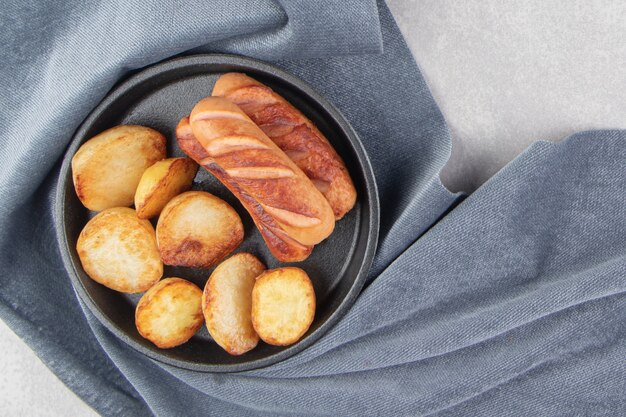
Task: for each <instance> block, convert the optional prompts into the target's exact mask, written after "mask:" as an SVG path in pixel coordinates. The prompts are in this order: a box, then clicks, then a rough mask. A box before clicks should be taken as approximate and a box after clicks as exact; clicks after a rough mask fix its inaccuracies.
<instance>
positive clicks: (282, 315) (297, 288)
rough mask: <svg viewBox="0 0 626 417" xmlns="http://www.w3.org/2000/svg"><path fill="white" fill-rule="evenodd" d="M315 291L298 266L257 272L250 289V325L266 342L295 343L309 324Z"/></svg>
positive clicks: (313, 314) (313, 306)
mask: <svg viewBox="0 0 626 417" xmlns="http://www.w3.org/2000/svg"><path fill="white" fill-rule="evenodd" d="M314 316H315V292H314V291H313V284H311V280H310V279H309V276H308V275H307V273H306V272H304V271H303V270H302V269H300V268H293V267H285V268H278V269H272V270H270V271H266V272H264V273H263V274H261V275H260V276H259V277H258V278H257V280H256V283H255V284H254V288H253V290H252V324H253V326H254V330H256V332H257V334H258V335H259V337H260V338H261V339H262V340H263V341H264V342H265V343H268V344H270V345H276V346H285V345H290V344H292V343H295V342H297V341H298V340H299V339H300V338H301V337H302V335H303V334H304V333H306V331H307V330H308V329H309V326H310V325H311V323H313V317H314Z"/></svg>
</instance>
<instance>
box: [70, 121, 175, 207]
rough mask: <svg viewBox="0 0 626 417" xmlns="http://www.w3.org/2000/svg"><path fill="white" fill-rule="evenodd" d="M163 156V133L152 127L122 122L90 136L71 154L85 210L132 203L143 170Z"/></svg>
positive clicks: (78, 190)
mask: <svg viewBox="0 0 626 417" xmlns="http://www.w3.org/2000/svg"><path fill="white" fill-rule="evenodd" d="M163 158H165V137H164V136H163V135H162V134H160V133H159V132H157V131H156V130H154V129H150V128H148V127H143V126H132V125H122V126H116V127H113V128H111V129H108V130H105V131H104V132H102V133H100V134H99V135H96V136H94V137H93V138H91V139H89V140H88V141H87V142H85V143H83V145H82V146H81V147H80V148H79V149H78V151H77V152H76V154H75V155H74V157H73V158H72V177H73V179H74V188H75V189H76V194H77V195H78V198H79V199H80V201H81V202H82V203H83V204H84V205H85V207H87V208H88V209H89V210H93V211H101V210H104V209H107V208H111V207H127V206H130V205H131V204H133V199H134V197H135V190H136V189H137V184H139V179H140V178H141V175H142V174H143V172H144V171H145V170H146V168H148V167H149V166H150V165H152V164H154V163H155V162H156V161H159V160H161V159H163Z"/></svg>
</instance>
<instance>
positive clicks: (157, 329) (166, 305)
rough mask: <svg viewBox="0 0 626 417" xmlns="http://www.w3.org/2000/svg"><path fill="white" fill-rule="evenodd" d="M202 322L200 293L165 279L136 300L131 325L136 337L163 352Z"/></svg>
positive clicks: (188, 285) (188, 284)
mask: <svg viewBox="0 0 626 417" xmlns="http://www.w3.org/2000/svg"><path fill="white" fill-rule="evenodd" d="M203 322H204V317H203V316H202V290H201V289H200V288H198V287H197V286H196V285H195V284H193V283H191V282H189V281H187V280H184V279H182V278H165V279H163V280H161V281H159V282H158V283H157V284H155V285H154V286H153V287H152V288H150V289H149V290H148V291H147V292H146V293H145V294H144V295H143V296H142V297H141V299H140V300H139V303H138V304H137V309H136V310H135V325H136V326H137V330H138V331H139V334H140V335H141V336H142V337H144V338H146V339H148V340H149V341H151V342H152V343H154V344H155V345H156V346H158V347H160V348H163V349H167V348H173V347H175V346H178V345H182V344H183V343H185V342H186V341H188V340H189V339H191V337H192V336H193V335H194V334H195V333H196V332H197V331H198V329H199V328H200V327H201V326H202V323H203Z"/></svg>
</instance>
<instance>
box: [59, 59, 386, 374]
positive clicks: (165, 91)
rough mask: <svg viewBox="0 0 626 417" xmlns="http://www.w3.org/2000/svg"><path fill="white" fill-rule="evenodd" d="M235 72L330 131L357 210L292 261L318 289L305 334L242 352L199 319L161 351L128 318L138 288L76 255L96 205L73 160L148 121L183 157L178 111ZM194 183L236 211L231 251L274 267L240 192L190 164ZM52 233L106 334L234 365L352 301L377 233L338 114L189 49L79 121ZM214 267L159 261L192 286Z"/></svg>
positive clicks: (206, 366) (274, 72)
mask: <svg viewBox="0 0 626 417" xmlns="http://www.w3.org/2000/svg"><path fill="white" fill-rule="evenodd" d="M229 71H237V72H245V73H246V74H248V75H250V76H252V77H254V78H256V79H258V80H259V81H261V82H263V83H265V84H267V85H268V86H270V87H271V88H272V89H274V90H275V91H276V92H278V93H279V94H281V95H283V97H285V98H286V99H287V100H289V101H290V102H291V103H292V104H293V105H295V106H296V107H297V108H298V109H300V110H301V111H302V112H303V113H304V114H306V115H307V116H308V117H309V118H310V119H311V120H312V121H313V122H314V123H315V124H316V125H317V126H318V128H319V129H320V130H321V131H322V132H323V133H324V134H325V135H326V136H327V137H328V139H329V140H330V142H331V143H332V144H333V146H334V147H335V149H336V150H337V152H338V153H339V154H340V155H341V157H342V158H343V160H344V161H345V163H346V165H347V167H348V170H349V171H350V175H351V176H352V179H353V181H354V184H355V186H356V189H357V193H358V199H357V204H356V206H355V208H354V209H353V210H352V211H351V212H350V213H348V214H347V215H346V216H345V218H343V219H342V220H341V221H339V222H337V225H336V227H335V231H334V233H333V234H332V235H331V236H330V237H329V238H328V239H327V240H326V241H324V242H322V243H321V244H319V245H317V246H315V248H314V250H313V253H312V255H311V256H310V257H309V258H308V259H307V260H305V261H304V262H299V263H297V265H298V266H299V267H301V268H302V269H304V270H305V271H306V272H307V273H308V274H309V275H310V277H311V280H312V281H313V284H314V287H315V294H316V296H317V311H316V314H315V320H314V322H313V324H312V325H311V328H310V329H309V331H308V332H307V333H306V335H305V336H304V337H303V338H302V339H301V340H300V341H299V342H298V343H296V344H294V345H292V346H288V347H276V346H269V345H267V344H265V343H263V342H260V343H259V345H258V346H257V347H256V348H255V349H254V350H252V351H250V352H248V353H246V354H244V355H241V356H230V355H228V354H227V353H226V352H225V351H224V350H222V349H221V348H220V347H219V346H218V345H217V344H216V343H215V342H213V341H212V340H211V338H210V336H209V334H208V332H207V330H206V328H205V327H204V326H203V327H202V329H201V330H200V331H199V332H198V333H197V334H196V335H195V336H194V337H193V338H192V339H191V340H190V341H189V342H187V343H185V344H183V345H182V346H179V347H176V348H173V349H159V348H157V347H155V346H154V345H153V344H152V343H150V342H149V341H147V340H145V339H143V338H142V337H141V336H140V335H139V333H138V332H137V329H136V328H135V322H134V310H135V305H136V303H137V301H138V300H139V298H140V296H141V294H134V295H129V294H122V293H118V292H115V291H112V290H110V289H108V288H106V287H104V286H102V285H100V284H98V283H96V282H95V281H93V280H91V279H90V278H89V277H88V276H87V275H86V274H85V272H84V271H83V268H82V266H81V263H80V260H79V258H78V255H77V253H76V241H77V239H78V235H79V233H80V231H81V230H82V228H83V226H85V224H86V223H87V221H88V220H89V219H90V218H91V217H93V216H94V214H95V213H92V212H90V211H89V210H87V209H86V208H85V207H83V205H82V204H81V203H80V201H79V200H78V198H77V196H76V193H75V192H74V186H73V182H72V173H71V169H70V162H71V158H72V156H73V155H74V153H75V152H76V150H77V149H78V148H79V146H80V145H81V144H82V143H83V142H85V141H86V140H87V139H89V138H91V137H92V136H94V135H96V134H98V133H100V132H102V131H103V130H105V129H107V128H109V127H112V126H115V125H118V124H138V125H143V126H149V127H151V128H154V129H156V130H158V131H159V132H161V133H163V134H164V135H165V136H166V137H167V140H168V149H167V150H168V156H173V155H175V156H182V155H183V153H182V152H181V150H180V149H179V148H178V147H177V145H176V140H175V136H174V130H175V127H176V124H177V123H178V121H179V120H180V118H181V117H183V116H185V115H187V114H189V112H190V111H191V109H192V107H193V106H194V104H195V103H196V102H198V101H199V100H200V99H202V98H203V97H206V96H208V95H210V94H211V90H212V89H213V84H214V82H215V80H216V79H217V77H218V76H219V75H220V74H221V73H224V72H229ZM193 188H194V189H198V190H205V191H209V192H211V193H213V194H215V195H217V196H219V197H221V198H223V199H224V200H226V201H227V202H228V203H230V204H231V205H232V206H233V207H234V208H235V210H237V212H238V213H239V215H240V216H241V219H242V221H243V223H244V228H245V241H244V242H243V244H242V245H241V246H240V247H239V248H237V250H236V251H235V252H244V251H245V252H251V253H253V254H254V255H256V256H258V257H259V258H260V259H261V260H262V261H263V262H264V263H265V264H266V265H267V266H268V268H276V267H279V266H281V265H284V264H281V263H280V262H278V261H276V259H274V258H273V257H272V255H271V254H270V252H269V250H268V249H267V247H266V246H265V243H264V242H263V239H262V238H261V235H260V234H259V232H258V231H257V229H256V228H255V227H254V224H253V223H252V219H251V218H250V216H249V215H248V213H247V212H246V211H245V209H244V208H243V207H242V206H241V204H239V202H238V200H237V199H236V198H235V197H234V196H233V195H232V194H231V193H230V192H229V191H228V190H227V189H226V188H225V187H224V186H222V185H221V184H220V183H219V182H218V181H217V180H216V179H215V178H214V177H212V176H211V175H210V174H208V173H207V172H206V171H205V170H204V169H202V168H201V169H200V170H199V171H198V175H197V176H196V178H195V180H194V186H193ZM56 208H57V213H56V216H57V225H59V227H58V229H57V235H58V240H59V244H60V247H61V252H62V254H63V260H64V263H65V267H66V269H67V271H68V272H69V275H70V277H71V279H72V284H73V285H74V288H75V290H76V292H77V293H78V295H79V296H80V298H81V299H82V300H83V301H84V302H85V304H86V305H87V306H88V307H89V309H90V310H91V311H92V312H93V314H94V315H95V316H96V317H97V318H98V319H99V320H100V321H101V322H102V324H103V325H104V326H106V327H107V328H108V329H109V330H110V331H111V332H113V333H114V334H115V335H117V336H118V337H119V338H120V339H122V340H123V341H124V342H126V343H128V344H129V345H130V346H132V347H133V348H135V349H136V350H138V351H140V352H142V353H144V354H146V355H147V356H149V357H151V358H153V359H156V360H158V361H161V362H164V363H167V364H170V365H174V366H177V367H180V368H186V369H191V370H196V371H207V372H236V371H243V370H247V369H253V368H259V367H263V366H267V365H270V364H273V363H276V362H278V361H281V360H283V359H285V358H287V357H289V356H292V355H294V354H295V353H297V352H299V351H301V350H302V349H304V348H306V347H307V346H310V345H311V344H312V343H313V342H315V341H316V340H317V339H318V338H319V337H320V336H321V335H322V334H324V333H325V332H326V331H327V330H328V329H329V328H330V327H331V326H332V325H333V324H334V323H335V322H336V321H337V320H338V319H339V318H340V317H341V316H343V315H344V314H345V313H346V311H347V310H348V308H349V307H350V306H351V305H352V303H353V302H354V300H355V299H356V297H357V296H358V294H359V292H360V291H361V289H362V288H363V284H364V281H365V278H366V274H367V271H368V269H369V266H370V264H371V262H372V258H373V256H374V252H375V250H376V243H377V237H378V211H379V209H378V194H377V191H376V184H375V182H374V175H373V172H372V167H371V165H370V162H369V160H368V158H367V155H366V154H365V151H364V149H363V145H362V144H361V142H360V141H359V138H358V137H357V135H356V133H355V132H354V130H353V129H352V128H351V127H350V124H349V123H348V122H347V121H346V120H345V118H344V117H343V116H342V115H341V114H340V113H339V111H337V109H335V108H334V107H333V106H332V105H331V104H330V103H329V102H328V101H326V100H325V99H324V98H322V97H321V96H320V95H319V94H317V93H316V92H315V91H313V89H311V88H310V87H309V86H307V85H306V84H305V83H303V82H302V81H300V80H299V79H297V78H296V77H294V76H292V75H289V74H287V73H285V72H283V71H282V70H280V69H278V68H276V67H273V66H271V65H268V64H265V63H263V62H260V61H256V60H253V59H249V58H244V57H238V56H229V55H196V56H189V57H183V58H177V59H172V60H169V61H165V62H162V63H159V64H157V65H154V66H152V67H150V68H148V69H146V70H144V71H142V72H140V73H138V74H136V75H134V76H132V77H130V78H129V79H128V80H126V81H124V82H122V83H121V84H119V85H118V86H116V87H115V88H114V89H113V90H112V91H111V92H110V93H109V95H108V96H107V97H106V98H105V99H104V100H103V101H102V102H101V103H100V104H99V105H98V106H97V107H96V108H95V109H94V110H93V112H92V113H91V114H90V115H89V117H87V119H86V120H85V121H84V122H83V124H82V125H81V126H80V128H79V129H78V131H77V132H76V134H75V135H74V138H73V139H72V142H71V143H70V145H69V148H68V150H67V153H66V154H65V157H64V160H63V166H62V168H61V175H60V178H59V184H58V189H57V202H56ZM211 272H212V270H206V269H205V270H200V269H191V268H182V267H167V266H166V267H165V273H164V277H171V276H178V277H181V278H186V279H189V280H191V281H193V282H195V283H196V284H197V285H198V286H200V288H204V284H205V282H206V280H207V278H208V277H209V275H210V273H211Z"/></svg>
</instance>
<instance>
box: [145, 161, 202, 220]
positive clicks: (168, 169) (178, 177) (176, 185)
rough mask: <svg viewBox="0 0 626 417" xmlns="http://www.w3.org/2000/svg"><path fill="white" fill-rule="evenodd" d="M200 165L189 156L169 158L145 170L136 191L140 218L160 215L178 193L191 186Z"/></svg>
mask: <svg viewBox="0 0 626 417" xmlns="http://www.w3.org/2000/svg"><path fill="white" fill-rule="evenodd" d="M197 171H198V165H197V164H196V163H195V162H194V161H193V160H191V159H189V158H168V159H164V160H162V161H159V162H157V163H155V164H154V165H152V166H151V167H149V168H148V169H146V170H145V172H144V173H143V175H142V176H141V180H139V185H138V186H137V191H136V192H135V210H137V217H139V218H140V219H149V218H151V217H155V216H158V215H159V213H161V210H163V207H165V205H166V204H167V203H168V202H169V201H170V200H171V199H172V198H174V197H176V196H177V195H178V194H180V193H182V192H183V191H187V190H189V189H190V188H191V182H192V181H193V178H194V177H195V176H196V172H197Z"/></svg>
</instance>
